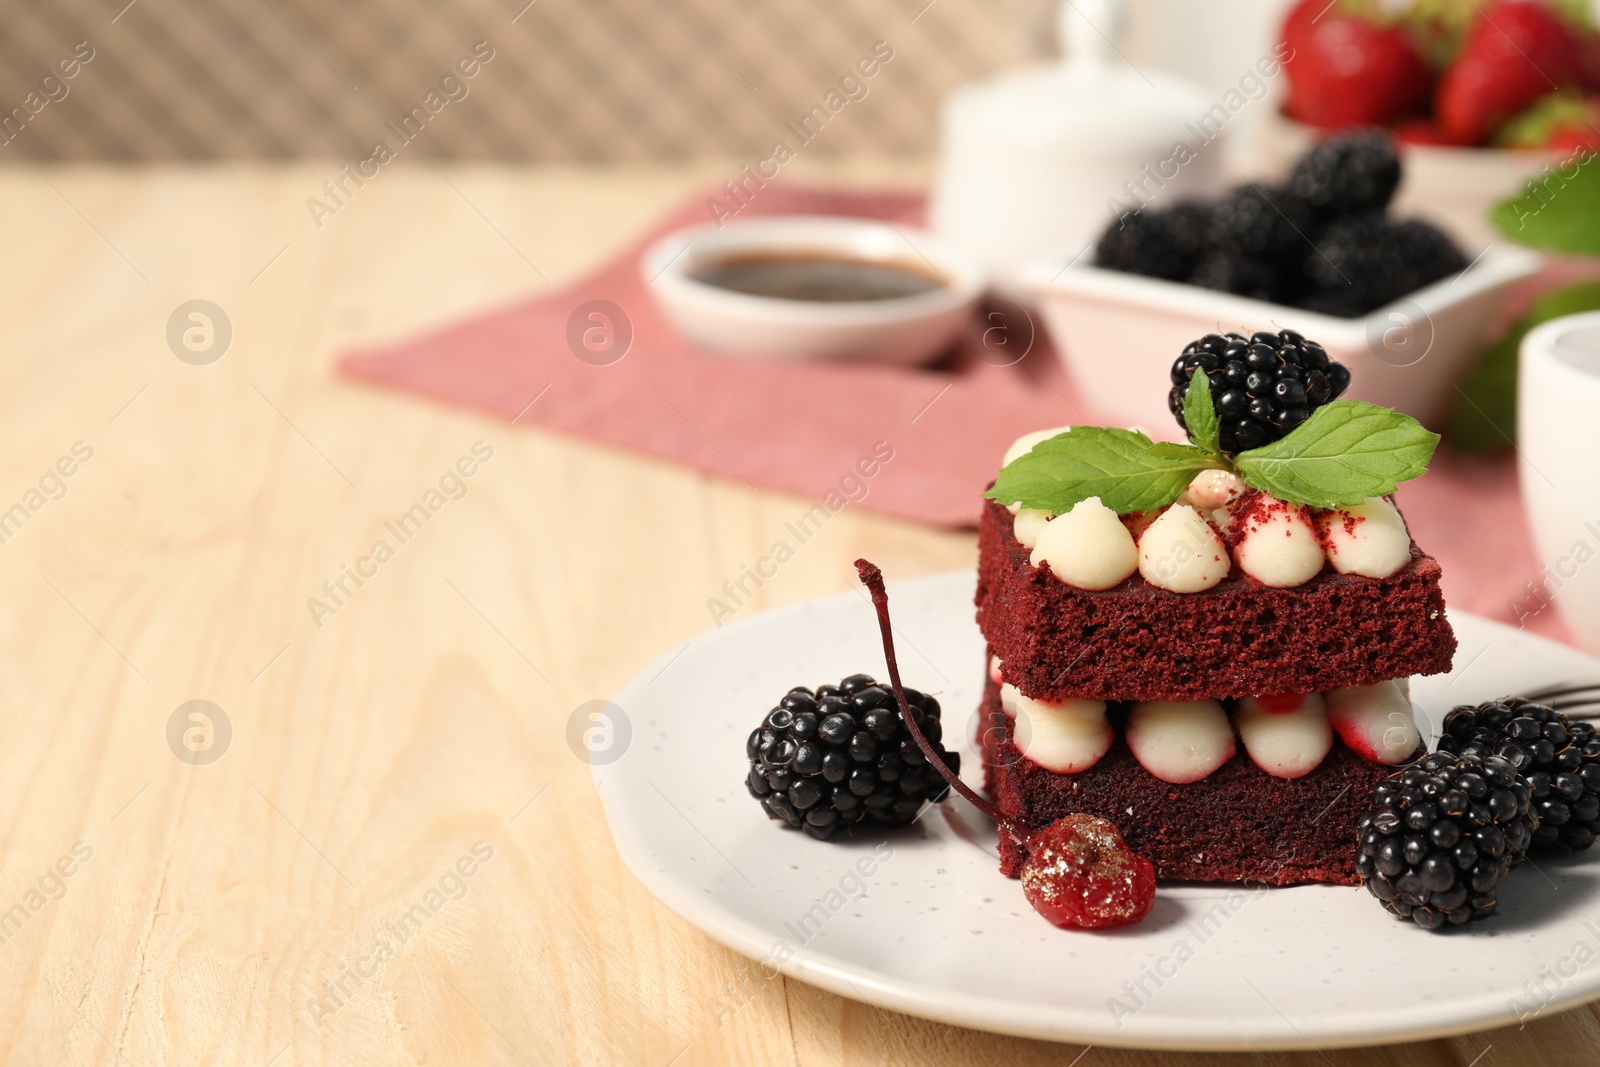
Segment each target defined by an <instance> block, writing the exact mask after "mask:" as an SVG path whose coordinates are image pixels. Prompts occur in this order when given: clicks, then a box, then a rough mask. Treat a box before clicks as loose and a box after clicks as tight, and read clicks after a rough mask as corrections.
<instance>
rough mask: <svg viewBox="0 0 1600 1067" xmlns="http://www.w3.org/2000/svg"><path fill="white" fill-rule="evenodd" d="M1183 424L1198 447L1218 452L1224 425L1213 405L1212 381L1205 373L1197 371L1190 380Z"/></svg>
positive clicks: (1185, 396)
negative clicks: (1218, 441) (1219, 439)
mask: <svg viewBox="0 0 1600 1067" xmlns="http://www.w3.org/2000/svg"><path fill="white" fill-rule="evenodd" d="M1183 422H1184V425H1186V426H1187V427H1188V428H1189V439H1190V440H1191V441H1193V442H1194V443H1195V446H1196V447H1198V448H1200V449H1203V450H1204V451H1207V452H1215V451H1216V450H1217V439H1218V435H1219V434H1220V433H1221V431H1222V424H1221V422H1220V420H1218V418H1217V409H1216V407H1215V406H1213V405H1212V403H1211V379H1210V378H1208V377H1206V373H1205V371H1196V372H1195V375H1194V377H1193V378H1191V379H1189V391H1188V392H1187V393H1185V394H1184V397H1183Z"/></svg>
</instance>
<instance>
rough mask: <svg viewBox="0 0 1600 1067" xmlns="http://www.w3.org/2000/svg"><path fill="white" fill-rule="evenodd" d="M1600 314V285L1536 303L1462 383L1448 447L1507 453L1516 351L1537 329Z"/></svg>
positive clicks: (1512, 430)
mask: <svg viewBox="0 0 1600 1067" xmlns="http://www.w3.org/2000/svg"><path fill="white" fill-rule="evenodd" d="M1582 311H1600V282H1580V283H1579V284H1577V285H1569V286H1567V287H1565V288H1562V289H1557V290H1555V291H1553V292H1549V293H1546V294H1545V295H1544V296H1542V297H1540V298H1539V299H1538V300H1536V301H1535V302H1534V304H1533V306H1532V307H1530V308H1529V309H1528V311H1527V313H1526V314H1525V315H1523V316H1522V318H1520V319H1518V320H1517V322H1516V324H1515V325H1513V326H1512V327H1511V329H1510V330H1508V331H1507V332H1506V335H1505V336H1504V337H1502V338H1501V339H1500V341H1499V343H1498V344H1496V345H1495V346H1494V347H1493V348H1491V349H1489V351H1488V352H1486V353H1484V356H1483V358H1482V360H1480V361H1479V363H1478V365H1477V366H1476V367H1474V368H1473V370H1472V372H1471V373H1470V374H1468V375H1467V377H1466V379H1465V380H1464V381H1462V383H1461V396H1460V402H1459V403H1457V404H1456V407H1455V411H1453V412H1452V413H1451V415H1450V444H1451V445H1452V446H1454V447H1455V448H1458V449H1460V450H1461V451H1463V452H1489V451H1492V450H1494V449H1500V448H1509V447H1511V443H1512V442H1513V441H1515V440H1516V437H1517V351H1518V349H1520V348H1521V347H1522V339H1523V338H1524V337H1526V336H1528V333H1529V331H1531V330H1532V329H1533V328H1534V327H1535V326H1538V325H1540V324H1542V323H1546V322H1549V321H1550V320H1551V319H1558V318H1561V317H1562V316H1564V315H1576V314H1578V313H1579V312H1582Z"/></svg>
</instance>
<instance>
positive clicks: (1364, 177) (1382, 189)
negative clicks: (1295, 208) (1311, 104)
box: [1286, 130, 1400, 223]
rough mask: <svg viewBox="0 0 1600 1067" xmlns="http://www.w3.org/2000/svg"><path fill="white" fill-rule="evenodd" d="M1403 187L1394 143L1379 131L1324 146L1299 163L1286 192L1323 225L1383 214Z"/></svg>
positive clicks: (1351, 135) (1319, 146)
mask: <svg viewBox="0 0 1600 1067" xmlns="http://www.w3.org/2000/svg"><path fill="white" fill-rule="evenodd" d="M1399 184H1400V159H1399V157H1398V156H1396V155H1395V152H1394V143H1393V142H1392V141H1391V140H1390V139H1389V136H1388V135H1387V134H1385V133H1383V132H1381V131H1378V130H1369V131H1364V132H1361V133H1354V134H1350V135H1349V136H1346V137H1339V138H1336V139H1334V140H1331V141H1324V142H1322V143H1321V144H1319V145H1317V146H1316V147H1315V148H1313V149H1312V150H1311V151H1310V152H1308V153H1306V154H1305V156H1303V157H1302V158H1301V159H1300V162H1298V163H1296V164H1295V167H1294V170H1293V171H1292V172H1291V173H1290V175H1289V180H1288V182H1287V183H1286V188H1287V189H1288V191H1289V195H1291V196H1293V197H1294V198H1295V199H1297V200H1299V201H1300V202H1301V203H1303V204H1305V205H1306V207H1307V208H1309V209H1310V211H1311V214H1312V217H1313V218H1314V219H1315V221H1316V222H1317V223H1325V222H1331V221H1333V220H1334V219H1337V218H1339V217H1340V216H1343V215H1350V214H1355V213H1366V212H1382V211H1383V210H1384V209H1385V208H1387V207H1388V206H1389V200H1390V198H1392V197H1393V196H1394V191H1395V187H1396V186H1398V185H1399Z"/></svg>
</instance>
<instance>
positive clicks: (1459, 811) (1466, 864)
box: [1356, 752, 1533, 930]
mask: <svg viewBox="0 0 1600 1067" xmlns="http://www.w3.org/2000/svg"><path fill="white" fill-rule="evenodd" d="M1530 797H1531V790H1530V789H1529V786H1528V782H1527V780H1526V779H1524V778H1523V777H1522V776H1521V775H1519V774H1517V772H1516V768H1515V767H1514V766H1512V764H1511V761H1510V760H1506V759H1501V758H1500V757H1499V756H1488V757H1479V756H1466V755H1455V754H1452V753H1449V752H1434V753H1432V754H1431V755H1427V756H1424V757H1423V758H1422V759H1421V760H1419V761H1418V762H1417V763H1414V764H1412V765H1411V766H1409V767H1407V768H1406V769H1405V770H1403V771H1401V772H1400V773H1398V774H1395V775H1392V776H1391V777H1389V778H1386V779H1385V780H1384V781H1382V782H1380V783H1379V784H1378V787H1377V788H1376V789H1374V790H1373V792H1372V806H1371V807H1370V808H1369V809H1368V810H1367V812H1366V814H1364V815H1362V816H1361V821H1360V823H1358V824H1357V831H1356V832H1357V835H1358V836H1357V851H1356V873H1357V874H1358V875H1360V876H1361V880H1362V882H1363V883H1364V884H1365V885H1366V887H1367V890H1368V891H1369V892H1370V893H1371V894H1372V895H1373V896H1375V897H1377V898H1378V899H1379V900H1380V901H1382V902H1383V906H1384V907H1385V908H1386V909H1388V910H1389V911H1390V912H1391V913H1392V914H1394V915H1397V916H1399V917H1400V918H1402V919H1410V920H1411V921H1412V922H1414V923H1416V924H1417V925H1418V926H1420V927H1422V928H1423V929H1425V930H1437V929H1438V928H1439V927H1441V926H1446V925H1449V926H1460V925H1461V924H1463V923H1466V922H1469V921H1471V920H1473V919H1483V918H1487V917H1488V916H1489V915H1491V914H1493V912H1494V909H1495V904H1496V903H1497V897H1496V895H1495V894H1496V888H1497V887H1498V886H1499V884H1500V879H1501V878H1502V877H1503V876H1504V875H1505V873H1506V872H1507V871H1508V870H1510V869H1511V867H1512V866H1513V865H1514V864H1513V853H1514V852H1515V851H1516V846H1517V844H1518V843H1519V842H1526V840H1527V838H1528V837H1529V836H1530V835H1531V833H1532V826H1533V819H1532V817H1531V816H1530V815H1529V814H1528V802H1529V799H1530Z"/></svg>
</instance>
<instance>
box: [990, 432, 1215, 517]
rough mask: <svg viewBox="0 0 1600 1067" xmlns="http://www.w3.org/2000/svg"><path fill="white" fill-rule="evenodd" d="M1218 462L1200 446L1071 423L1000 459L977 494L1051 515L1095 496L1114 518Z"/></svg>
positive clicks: (1147, 507)
mask: <svg viewBox="0 0 1600 1067" xmlns="http://www.w3.org/2000/svg"><path fill="white" fill-rule="evenodd" d="M1223 466H1224V464H1223V462H1222V460H1221V458H1220V457H1218V456H1216V455H1214V454H1212V453H1210V452H1207V451H1205V450H1203V449H1199V448H1195V447H1194V446H1192V445H1178V444H1169V443H1163V444H1159V445H1158V444H1156V443H1155V442H1153V441H1151V440H1150V438H1148V437H1146V436H1145V435H1144V434H1142V433H1139V432H1138V431H1137V430H1121V429H1115V428H1111V427H1101V426H1074V427H1073V428H1072V429H1070V430H1068V431H1066V432H1065V433H1061V434H1057V435H1056V436H1055V437H1052V438H1050V439H1049V440H1048V441H1041V442H1040V443H1039V444H1037V445H1034V446H1033V451H1031V452H1029V453H1028V454H1027V455H1025V456H1020V457H1018V458H1017V459H1015V460H1013V461H1012V462H1011V463H1009V464H1007V465H1006V466H1005V467H1004V468H1002V469H1001V471H1000V475H999V477H998V478H996V479H995V483H994V488H992V489H990V490H989V491H988V492H987V493H985V494H984V495H985V496H987V497H988V498H989V499H990V500H994V501H997V502H999V503H1001V504H1008V505H1009V504H1021V505H1022V506H1023V507H1025V508H1036V509H1038V510H1040V511H1048V512H1050V513H1051V514H1054V515H1061V514H1064V513H1065V512H1068V511H1071V510H1072V507H1073V505H1074V504H1077V503H1079V502H1080V501H1083V500H1087V499H1089V498H1090V497H1092V496H1097V497H1099V498H1100V503H1102V504H1104V505H1105V506H1106V507H1108V508H1110V509H1111V510H1112V511H1115V512H1116V513H1117V514H1118V515H1127V514H1129V513H1131V512H1135V511H1151V510H1154V509H1155V508H1160V507H1165V506H1166V505H1168V504H1170V503H1172V502H1173V501H1174V500H1176V499H1178V496H1179V494H1181V493H1182V492H1183V491H1184V490H1185V489H1186V488H1188V486H1189V483H1190V482H1191V481H1193V480H1194V476H1195V475H1196V474H1199V473H1200V472H1201V471H1203V470H1211V469H1213V468H1219V467H1223Z"/></svg>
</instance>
